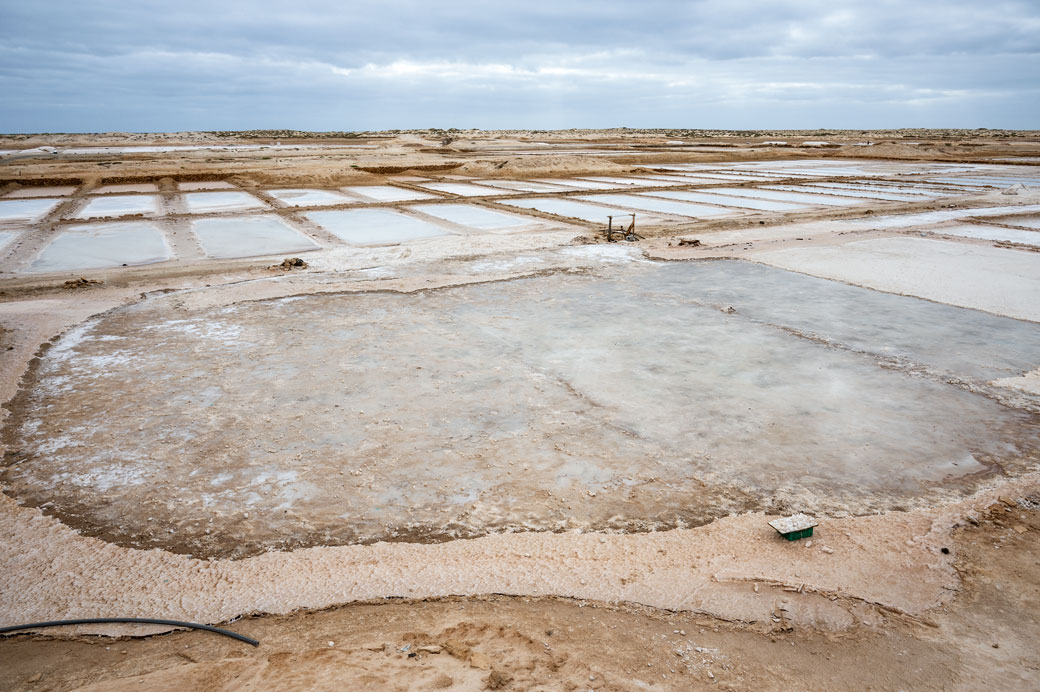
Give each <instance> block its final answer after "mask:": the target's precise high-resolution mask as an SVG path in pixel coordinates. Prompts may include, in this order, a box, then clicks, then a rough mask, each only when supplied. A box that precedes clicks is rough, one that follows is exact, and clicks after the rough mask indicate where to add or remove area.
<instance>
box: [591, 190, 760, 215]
mask: <svg viewBox="0 0 1040 692" xmlns="http://www.w3.org/2000/svg"><path fill="white" fill-rule="evenodd" d="M652 194H653V193H646V194H645V195H583V196H582V197H581V199H583V200H585V201H587V202H596V203H597V204H608V205H614V204H616V205H620V206H622V207H631V208H633V209H645V210H647V211H656V212H658V213H660V214H673V215H675V216H691V217H697V216H703V217H712V216H731V215H733V214H739V213H740V212H739V211H737V210H736V209H723V208H722V207H709V206H707V205H704V204H690V203H688V202H673V201H672V200H667V199H656V198H654V197H650V196H649V195H652Z"/></svg>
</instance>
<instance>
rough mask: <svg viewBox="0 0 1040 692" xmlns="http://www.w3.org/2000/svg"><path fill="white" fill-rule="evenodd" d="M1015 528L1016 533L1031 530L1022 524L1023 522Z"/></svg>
mask: <svg viewBox="0 0 1040 692" xmlns="http://www.w3.org/2000/svg"><path fill="white" fill-rule="evenodd" d="M1014 529H1015V533H1025V532H1026V531H1028V530H1029V529H1027V528H1026V527H1024V526H1022V525H1021V524H1016V525H1015V527H1014Z"/></svg>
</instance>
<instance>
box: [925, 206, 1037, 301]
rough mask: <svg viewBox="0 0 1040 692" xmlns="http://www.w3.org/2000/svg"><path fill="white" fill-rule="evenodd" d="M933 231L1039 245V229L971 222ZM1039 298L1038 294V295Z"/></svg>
mask: <svg viewBox="0 0 1040 692" xmlns="http://www.w3.org/2000/svg"><path fill="white" fill-rule="evenodd" d="M933 231H934V232H935V233H943V234H945V235H958V236H961V237H965V238H982V239H983V240H996V241H1001V240H1006V241H1009V242H1012V243H1019V244H1021V245H1033V246H1040V231H1022V230H1019V229H1017V228H1001V227H1000V226H982V225H977V224H973V223H965V224H959V225H957V226H948V227H946V228H935V229H933ZM1038 298H1040V296H1038Z"/></svg>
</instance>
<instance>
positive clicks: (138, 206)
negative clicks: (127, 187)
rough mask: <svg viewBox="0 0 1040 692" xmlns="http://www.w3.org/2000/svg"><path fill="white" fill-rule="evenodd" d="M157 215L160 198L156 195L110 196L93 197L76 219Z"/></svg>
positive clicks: (77, 214)
mask: <svg viewBox="0 0 1040 692" xmlns="http://www.w3.org/2000/svg"><path fill="white" fill-rule="evenodd" d="M157 213H159V198H158V197H157V196H155V195H109V196H107V197H91V198H90V201H89V202H87V206H85V207H83V208H82V209H80V210H79V211H78V212H77V213H76V218H79V219H91V218H97V217H102V216H129V215H130V214H157Z"/></svg>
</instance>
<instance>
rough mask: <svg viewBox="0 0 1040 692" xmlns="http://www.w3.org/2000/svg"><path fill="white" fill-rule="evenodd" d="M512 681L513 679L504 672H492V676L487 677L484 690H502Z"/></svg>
mask: <svg viewBox="0 0 1040 692" xmlns="http://www.w3.org/2000/svg"><path fill="white" fill-rule="evenodd" d="M512 681H513V678H511V677H510V676H508V675H506V674H505V673H503V672H502V671H500V670H493V671H491V674H490V675H488V676H487V680H485V681H484V689H488V690H500V689H502V688H503V687H505V686H507V685H508V684H509V683H511V682H512Z"/></svg>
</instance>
